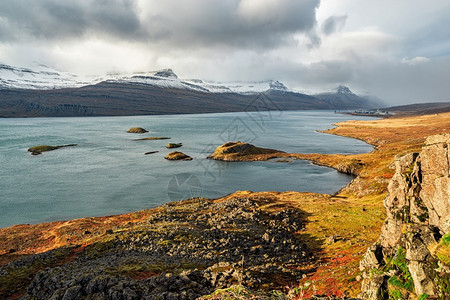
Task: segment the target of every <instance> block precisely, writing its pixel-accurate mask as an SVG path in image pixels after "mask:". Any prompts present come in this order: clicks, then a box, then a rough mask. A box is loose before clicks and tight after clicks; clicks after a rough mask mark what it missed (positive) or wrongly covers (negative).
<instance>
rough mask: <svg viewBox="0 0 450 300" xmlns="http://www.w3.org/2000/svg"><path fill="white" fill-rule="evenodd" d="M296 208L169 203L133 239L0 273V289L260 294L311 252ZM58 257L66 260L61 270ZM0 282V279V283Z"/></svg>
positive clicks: (90, 294) (238, 201) (104, 295)
mask: <svg viewBox="0 0 450 300" xmlns="http://www.w3.org/2000/svg"><path fill="white" fill-rule="evenodd" d="M302 224H303V221H302V213H301V212H300V211H298V210H296V209H286V210H282V211H278V212H270V211H267V210H263V209H261V208H260V204H258V203H257V202H255V201H253V200H249V199H247V198H234V199H230V200H228V201H224V202H219V203H214V202H213V201H210V200H205V199H192V200H187V201H182V202H175V203H169V204H166V205H164V206H163V207H161V210H160V211H159V212H158V213H156V214H154V215H153V216H152V217H151V218H150V219H148V220H146V221H145V222H143V223H142V224H139V226H138V228H139V230H136V231H132V232H123V233H122V232H111V231H110V232H109V234H108V235H107V236H108V239H107V240H105V241H103V242H100V243H95V244H92V245H89V246H87V247H85V248H83V247H75V248H66V249H56V250H52V251H49V252H46V253H42V254H37V255H33V256H28V257H25V258H22V259H20V260H18V261H15V262H12V263H10V264H8V265H6V266H4V267H2V268H0V283H1V282H2V281H3V282H5V281H4V280H5V279H6V277H7V276H11V275H12V274H15V273H16V272H21V271H24V270H27V269H32V268H33V266H35V265H47V268H45V269H41V270H40V271H38V272H37V273H36V274H35V275H33V276H32V277H30V278H32V280H31V283H29V285H28V287H27V292H26V294H25V295H23V298H24V299H65V300H67V299H78V298H85V299H142V298H147V299H195V298H197V297H199V296H202V295H207V294H210V293H211V292H213V291H214V290H216V289H217V288H224V287H228V286H230V285H232V284H240V283H245V286H247V287H249V288H252V289H255V290H259V289H273V288H278V287H280V286H282V285H285V284H290V283H291V284H294V283H295V282H297V281H298V280H299V279H300V278H301V277H302V275H303V273H302V271H299V270H297V267H298V266H300V265H301V264H303V263H305V262H306V261H307V260H308V257H311V253H308V249H307V248H306V246H305V245H304V244H302V242H301V241H300V240H299V239H297V238H296V237H295V236H294V233H295V232H297V231H299V230H300V229H301V228H302ZM61 251H63V252H64V253H65V254H64V255H63V256H64V257H66V259H67V257H70V255H68V253H70V252H72V258H70V261H69V262H66V263H64V264H62V263H61V262H60V261H59V259H60V258H59V257H60V256H61ZM2 277H3V278H2Z"/></svg>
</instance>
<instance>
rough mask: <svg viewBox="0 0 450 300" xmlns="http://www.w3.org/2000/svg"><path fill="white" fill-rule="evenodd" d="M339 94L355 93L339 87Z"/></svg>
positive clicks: (341, 86) (344, 87) (342, 86)
mask: <svg viewBox="0 0 450 300" xmlns="http://www.w3.org/2000/svg"><path fill="white" fill-rule="evenodd" d="M337 93H338V94H353V92H352V91H351V90H350V89H349V88H348V87H346V86H344V85H340V86H338V87H337Z"/></svg>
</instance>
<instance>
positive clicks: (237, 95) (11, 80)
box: [0, 64, 382, 117]
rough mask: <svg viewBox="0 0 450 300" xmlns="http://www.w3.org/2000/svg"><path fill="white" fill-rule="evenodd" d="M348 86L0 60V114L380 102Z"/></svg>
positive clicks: (216, 109)
mask: <svg viewBox="0 0 450 300" xmlns="http://www.w3.org/2000/svg"><path fill="white" fill-rule="evenodd" d="M381 105H382V104H381V103H380V101H378V100H374V99H372V98H368V97H363V96H358V95H356V94H354V93H352V92H351V91H350V89H349V88H348V87H344V86H340V87H338V88H337V89H336V90H335V91H333V92H328V93H320V94H315V95H307V94H304V93H301V92H297V91H292V90H289V89H288V88H287V87H286V86H285V85H284V84H283V83H281V82H279V81H276V80H269V81H259V82H226V83H221V82H213V81H204V80H199V79H180V78H179V77H178V76H177V75H176V74H175V73H174V72H173V71H172V70H171V69H164V70H159V71H155V72H147V73H137V74H132V75H121V74H111V75H107V76H102V77H80V76H77V75H74V74H70V73H67V72H59V71H56V70H54V69H51V68H49V67H47V66H45V65H38V64H36V65H35V66H34V67H33V68H17V67H12V66H9V65H5V64H0V117H68V116H120V115H155V114H182V113H214V112H234V111H258V110H305V109H326V110H352V109H370V108H376V107H380V106H381Z"/></svg>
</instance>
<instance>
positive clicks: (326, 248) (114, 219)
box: [0, 113, 450, 296]
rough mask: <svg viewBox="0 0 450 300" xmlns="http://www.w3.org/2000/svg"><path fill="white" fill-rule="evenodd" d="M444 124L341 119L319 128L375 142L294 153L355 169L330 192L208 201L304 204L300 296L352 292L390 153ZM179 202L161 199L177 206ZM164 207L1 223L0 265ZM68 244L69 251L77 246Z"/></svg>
mask: <svg viewBox="0 0 450 300" xmlns="http://www.w3.org/2000/svg"><path fill="white" fill-rule="evenodd" d="M449 130H450V113H446V114H440V115H439V116H435V115H431V116H415V117H407V118H388V119H379V120H371V121H345V122H341V123H339V124H338V127H335V128H331V129H329V130H326V132H325V133H330V134H335V135H340V136H346V137H351V138H360V139H361V140H363V141H365V142H366V143H369V144H372V145H374V146H375V147H374V150H373V151H371V152H369V153H363V154H351V155H343V154H298V155H299V156H302V159H307V160H310V161H311V162H317V163H318V164H323V165H325V166H328V167H333V168H335V169H337V168H341V169H343V170H347V171H351V172H352V173H351V174H357V177H356V178H355V179H353V180H352V181H351V182H350V183H349V184H347V185H346V186H345V187H344V188H343V189H342V190H340V191H338V192H337V193H336V194H334V195H326V194H316V193H300V192H248V191H247V192H245V191H240V192H239V191H238V192H235V193H233V194H230V195H228V196H225V197H222V198H219V199H215V200H209V201H213V202H215V203H217V202H226V201H229V200H230V199H233V198H242V197H244V198H248V199H254V200H253V201H257V202H258V201H259V202H258V203H265V204H264V205H265V206H267V207H277V206H279V207H280V208H281V207H284V206H286V205H288V206H289V207H293V208H296V209H300V210H301V211H304V212H305V216H307V217H306V220H305V225H304V226H305V227H304V228H303V229H301V230H300V231H298V232H296V233H295V235H296V237H297V238H298V239H300V240H302V241H303V242H304V244H305V245H306V247H307V249H310V250H309V251H312V252H311V253H314V254H311V255H312V256H311V257H312V260H308V261H307V262H305V263H304V264H303V265H302V266H301V267H300V266H299V268H301V269H302V270H304V271H303V272H305V273H304V274H305V275H306V276H305V277H304V278H303V279H301V280H300V281H299V282H298V287H302V288H303V287H304V288H305V289H304V292H305V295H312V293H317V294H327V295H335V296H340V295H343V294H344V293H347V294H349V295H354V296H356V294H357V293H358V292H359V289H360V283H359V282H358V281H357V279H356V280H355V278H356V276H357V275H358V268H357V266H358V264H359V260H360V259H361V257H362V254H363V253H364V252H365V250H366V249H367V247H368V246H369V245H371V244H372V243H373V242H374V241H375V240H376V239H377V238H378V236H379V232H380V228H381V224H382V222H383V221H384V218H385V212H384V208H383V205H382V201H383V199H384V197H385V195H386V190H387V182H388V180H389V179H390V178H391V177H392V175H393V170H392V169H390V167H389V165H390V164H391V162H392V160H393V159H394V157H395V156H396V155H402V154H406V153H409V152H414V151H416V150H418V149H420V148H421V146H422V144H423V141H424V140H425V138H426V137H427V136H429V135H432V134H436V133H440V132H448V131H449ZM185 201H189V200H185ZM261 201H262V202H261ZM182 202H183V201H182ZM182 202H175V203H172V204H170V203H169V204H168V205H169V206H170V205H178V204H180V205H182V204H183V203H182ZM165 207H168V206H167V205H163V206H159V207H156V208H153V209H147V210H143V211H138V212H134V213H128V214H123V215H114V216H107V217H91V218H81V219H76V220H70V221H57V222H51V223H41V224H37V225H15V226H12V227H7V228H1V229H0V242H1V243H0V251H1V252H0V267H1V266H4V265H5V264H6V263H7V262H9V261H14V260H17V259H19V258H20V257H22V256H24V255H25V256H28V255H29V254H36V253H42V252H44V251H48V250H51V249H58V248H59V249H63V248H64V249H65V248H66V247H78V248H76V249H84V248H85V247H89V245H95V244H96V243H98V242H99V241H100V240H102V239H104V238H109V237H112V236H114V235H116V234H119V233H121V234H122V233H123V234H126V233H133V232H137V231H140V230H145V228H146V226H147V225H146V224H147V223H146V222H147V221H146V220H149V218H151V217H152V216H153V215H158V214H160V213H163V212H164V209H165ZM109 230H112V232H113V233H107V232H111V231H109ZM87 232H88V233H87ZM331 237H333V238H331ZM77 245H78V246H77ZM79 247H81V248H79ZM11 250H14V251H11ZM73 251H75V252H74V254H73V255H75V256H76V255H78V253H79V252H77V251H80V250H73ZM81 252H83V251H81ZM344 258H345V259H344ZM330 270H332V272H330ZM311 282H313V283H314V284H311ZM313 287H314V288H313ZM0 294H1V293H0Z"/></svg>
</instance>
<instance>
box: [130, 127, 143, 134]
mask: <svg viewBox="0 0 450 300" xmlns="http://www.w3.org/2000/svg"><path fill="white" fill-rule="evenodd" d="M127 132H128V133H146V132H148V130H146V129H144V128H142V127H131V128H130V129H128V130H127Z"/></svg>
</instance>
